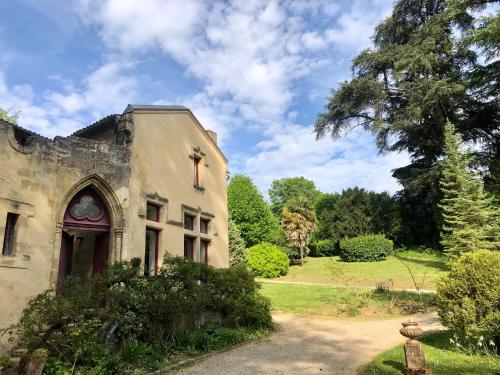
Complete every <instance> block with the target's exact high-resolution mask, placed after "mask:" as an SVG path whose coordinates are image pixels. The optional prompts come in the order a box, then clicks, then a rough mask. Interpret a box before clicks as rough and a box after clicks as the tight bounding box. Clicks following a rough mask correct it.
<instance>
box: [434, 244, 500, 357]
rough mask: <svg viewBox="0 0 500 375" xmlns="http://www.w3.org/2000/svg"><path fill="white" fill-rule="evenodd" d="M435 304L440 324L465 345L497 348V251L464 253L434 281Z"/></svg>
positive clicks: (499, 336)
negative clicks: (482, 343) (447, 270)
mask: <svg viewBox="0 0 500 375" xmlns="http://www.w3.org/2000/svg"><path fill="white" fill-rule="evenodd" d="M436 303H437V306H438V313H439V316H440V317H441V319H442V321H443V324H444V325H445V326H447V327H448V328H450V329H451V330H453V331H454V332H455V333H456V334H457V335H458V336H459V337H460V338H461V339H462V340H463V341H464V343H465V344H467V345H472V346H474V345H476V344H477V343H478V342H480V341H483V340H484V341H485V342H486V343H489V342H490V341H491V342H493V343H494V344H495V346H496V350H498V348H499V346H500V252H496V251H486V250H484V251H477V252H471V253H466V254H464V255H462V256H461V257H460V258H458V259H457V260H456V261H455V262H453V263H452V265H451V270H450V272H449V273H448V274H447V275H445V276H443V277H442V278H441V280H439V282H438V287H437V297H436Z"/></svg>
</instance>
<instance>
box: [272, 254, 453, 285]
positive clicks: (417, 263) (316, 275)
mask: <svg viewBox="0 0 500 375" xmlns="http://www.w3.org/2000/svg"><path fill="white" fill-rule="evenodd" d="M401 261H403V262H404V263H405V264H406V265H408V266H409V267H410V269H411V270H412V272H413V274H414V276H415V279H416V280H417V282H418V283H422V281H423V279H424V275H425V282H423V289H428V290H435V289H436V280H437V279H438V278H439V276H440V275H441V274H443V273H444V272H446V270H447V266H446V258H445V257H443V256H440V255H437V254H430V253H424V252H418V251H411V250H409V251H405V252H401V253H398V254H395V255H391V256H389V257H387V259H385V260H383V261H380V262H359V263H346V262H342V261H341V260H340V259H339V257H324V258H312V257H308V258H306V259H305V264H304V266H303V267H300V266H292V267H290V272H289V273H288V275H287V276H283V277H280V278H278V279H276V280H282V281H300V282H310V283H320V284H332V285H348V284H350V285H356V286H365V287H375V286H376V283H378V282H383V281H385V280H392V285H393V287H394V288H398V289H414V288H415V286H414V284H413V281H412V278H411V276H410V273H409V272H408V270H407V269H406V268H405V266H404V265H403V263H401Z"/></svg>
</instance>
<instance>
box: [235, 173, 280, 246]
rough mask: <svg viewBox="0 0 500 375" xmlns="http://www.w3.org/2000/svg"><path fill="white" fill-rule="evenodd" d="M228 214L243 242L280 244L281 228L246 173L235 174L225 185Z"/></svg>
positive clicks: (248, 243) (247, 243) (251, 244)
mask: <svg viewBox="0 0 500 375" xmlns="http://www.w3.org/2000/svg"><path fill="white" fill-rule="evenodd" d="M227 201H228V210H229V216H230V217H231V218H232V219H233V220H234V223H235V224H236V226H237V227H238V229H239V230H240V234H241V237H242V238H243V241H245V246H246V247H247V248H248V247H250V246H253V245H256V244H258V243H261V242H269V243H272V244H279V243H280V242H281V241H282V238H283V232H282V230H281V227H280V225H279V222H278V220H277V219H276V218H275V217H274V216H273V214H272V213H271V209H270V208H269V206H268V204H267V203H266V202H265V201H264V198H263V196H262V194H261V193H260V192H259V190H258V189H257V187H256V186H255V185H254V184H253V182H252V180H251V179H250V177H248V176H243V175H236V176H234V177H233V178H232V179H231V181H230V183H229V186H228V188H227Z"/></svg>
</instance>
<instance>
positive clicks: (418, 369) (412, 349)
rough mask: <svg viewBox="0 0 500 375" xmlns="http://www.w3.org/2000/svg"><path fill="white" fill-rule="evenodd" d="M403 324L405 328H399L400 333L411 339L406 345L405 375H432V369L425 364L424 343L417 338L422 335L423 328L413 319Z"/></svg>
mask: <svg viewBox="0 0 500 375" xmlns="http://www.w3.org/2000/svg"><path fill="white" fill-rule="evenodd" d="M401 324H402V325H403V328H401V329H400V330H399V333H401V335H403V336H404V337H407V338H408V339H409V340H408V341H407V342H406V344H405V345H404V352H405V366H404V370H403V373H404V374H405V375H431V374H432V370H431V369H430V368H429V367H427V366H426V364H425V357H424V352H423V350H422V344H421V343H420V342H418V341H417V340H415V339H416V338H417V337H419V336H421V335H422V333H423V331H422V328H420V327H419V326H418V323H417V322H412V321H408V322H404V323H401Z"/></svg>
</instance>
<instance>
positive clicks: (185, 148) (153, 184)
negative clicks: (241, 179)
mask: <svg viewBox="0 0 500 375" xmlns="http://www.w3.org/2000/svg"><path fill="white" fill-rule="evenodd" d="M133 122H134V133H133V142H132V172H131V184H130V194H131V197H133V199H131V201H130V208H131V209H130V211H129V213H130V217H129V218H128V220H129V223H130V227H131V228H134V230H133V231H130V232H129V233H128V239H127V251H128V254H127V257H129V258H130V257H141V258H142V259H144V247H145V240H144V238H145V228H146V226H149V227H152V228H156V229H158V230H161V233H160V241H159V259H160V261H161V259H162V258H163V256H164V255H165V253H166V252H168V253H170V254H172V255H179V256H183V254H184V235H185V234H189V235H193V236H196V237H197V242H196V246H195V253H196V255H198V254H199V245H200V244H199V242H200V238H201V237H203V238H206V239H209V240H210V241H211V243H210V247H209V255H208V262H209V264H210V265H213V266H215V267H228V265H229V251H228V229H227V220H228V216H227V196H226V176H227V165H226V160H225V158H224V156H223V155H222V154H221V152H220V151H219V150H218V148H217V147H216V146H215V145H214V144H213V143H212V141H211V140H210V138H209V137H208V135H207V134H206V132H205V130H203V129H202V127H201V125H200V124H199V123H197V120H196V119H195V118H194V117H193V116H192V115H191V113H190V112H189V111H187V110H164V111H158V110H155V111H148V110H146V111H144V110H143V111H138V110H136V111H134V112H133ZM195 150H199V151H195ZM195 152H198V153H199V154H200V155H201V153H203V154H204V156H203V158H202V160H201V162H200V174H201V186H202V187H203V188H204V191H201V190H199V189H196V188H195V187H194V161H193V159H192V157H193V154H194V153H195ZM148 197H149V198H148ZM147 200H150V201H152V202H154V203H157V204H161V205H162V210H161V211H162V213H161V218H160V223H155V222H151V221H148V220H146V219H145V211H146V201H147ZM184 212H190V213H193V214H195V215H196V217H197V220H196V222H195V230H194V231H189V230H185V229H184V228H183V226H182V222H183V217H184ZM201 217H205V218H209V219H210V220H211V221H210V224H209V233H208V235H202V234H200V233H199V219H200V218H201ZM195 260H198V259H197V258H195Z"/></svg>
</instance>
